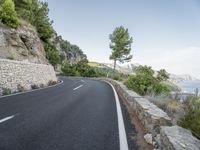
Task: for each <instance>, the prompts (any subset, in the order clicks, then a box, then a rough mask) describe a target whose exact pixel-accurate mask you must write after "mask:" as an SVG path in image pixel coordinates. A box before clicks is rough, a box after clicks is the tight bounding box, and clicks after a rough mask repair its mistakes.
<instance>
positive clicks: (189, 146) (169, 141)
mask: <svg viewBox="0 0 200 150" xmlns="http://www.w3.org/2000/svg"><path fill="white" fill-rule="evenodd" d="M160 141H161V146H160V149H161V150H200V140H198V139H196V138H195V137H194V136H192V134H191V132H190V131H188V130H186V129H183V128H181V127H179V126H172V127H161V131H160Z"/></svg>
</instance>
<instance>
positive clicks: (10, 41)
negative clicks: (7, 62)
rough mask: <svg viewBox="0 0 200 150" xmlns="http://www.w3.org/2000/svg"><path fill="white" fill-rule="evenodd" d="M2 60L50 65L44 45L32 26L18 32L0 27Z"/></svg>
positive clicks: (24, 27) (22, 28)
mask: <svg viewBox="0 0 200 150" xmlns="http://www.w3.org/2000/svg"><path fill="white" fill-rule="evenodd" d="M0 58H5V59H13V60H28V61H29V62H34V63H42V64H47V63H48V60H47V59H46V53H45V51H44V48H43V44H42V42H41V40H40V38H39V37H38V34H37V32H36V31H35V29H34V27H32V26H31V25H29V26H23V27H20V28H18V29H17V30H14V29H10V28H8V27H6V26H4V25H0Z"/></svg>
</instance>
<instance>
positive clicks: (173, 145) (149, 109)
mask: <svg viewBox="0 0 200 150" xmlns="http://www.w3.org/2000/svg"><path fill="white" fill-rule="evenodd" d="M101 80H104V81H107V82H110V83H111V84H112V85H113V86H114V87H115V89H116V91H117V93H118V95H119V96H120V97H122V98H123V100H125V101H126V103H127V104H128V107H129V108H131V109H132V110H133V111H134V112H135V114H136V115H137V117H138V118H139V120H140V121H141V123H142V124H143V126H144V128H145V129H146V132H147V133H148V134H147V135H149V133H150V134H151V138H153V139H154V140H155V141H156V143H157V146H158V147H157V148H158V149H160V150H183V149H184V150H199V149H200V140H198V139H197V138H195V137H194V136H193V135H192V134H191V132H190V131H189V130H186V129H183V128H181V127H179V126H171V125H172V123H171V118H170V117H169V116H168V115H167V113H165V112H164V111H163V110H161V109H160V108H158V107H157V106H156V105H154V104H153V103H151V102H150V101H149V100H147V99H145V98H143V97H141V96H140V95H138V94H137V93H135V92H133V91H131V90H128V89H127V87H126V86H125V85H124V84H123V83H121V82H117V81H114V80H111V79H101ZM147 142H148V141H147ZM148 143H151V144H153V143H154V142H153V141H152V140H151V141H150V142H148Z"/></svg>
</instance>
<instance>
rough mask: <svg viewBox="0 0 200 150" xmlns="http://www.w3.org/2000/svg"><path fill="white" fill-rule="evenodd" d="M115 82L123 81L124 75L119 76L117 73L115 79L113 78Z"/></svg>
mask: <svg viewBox="0 0 200 150" xmlns="http://www.w3.org/2000/svg"><path fill="white" fill-rule="evenodd" d="M113 79H114V80H118V81H122V75H121V74H119V73H116V74H115V75H114V78H113Z"/></svg>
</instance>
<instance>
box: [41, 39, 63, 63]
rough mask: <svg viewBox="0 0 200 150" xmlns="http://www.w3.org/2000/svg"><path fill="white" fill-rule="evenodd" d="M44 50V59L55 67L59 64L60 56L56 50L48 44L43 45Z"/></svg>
mask: <svg viewBox="0 0 200 150" xmlns="http://www.w3.org/2000/svg"><path fill="white" fill-rule="evenodd" d="M44 49H45V52H46V57H47V59H48V60H49V62H50V63H51V64H52V65H53V66H54V67H55V66H56V65H57V64H61V61H62V60H61V55H60V54H59V52H58V50H57V49H56V48H55V46H53V45H52V44H50V43H45V45H44Z"/></svg>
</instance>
